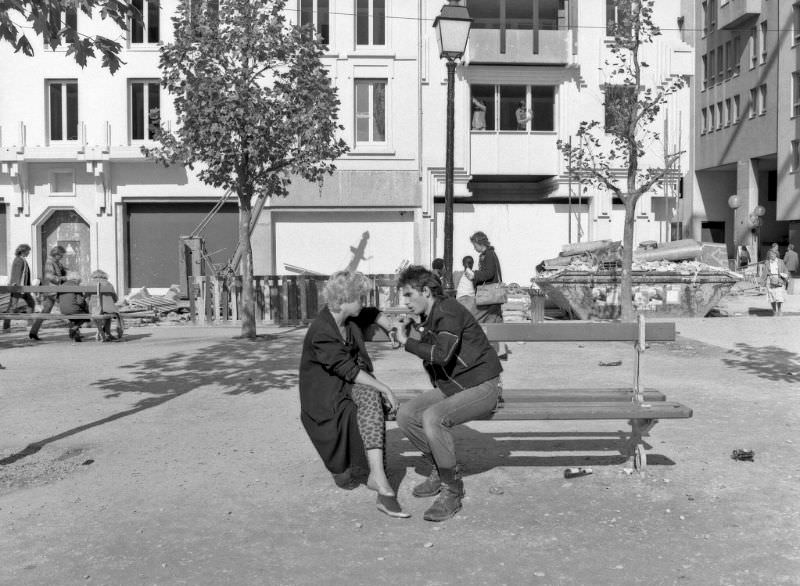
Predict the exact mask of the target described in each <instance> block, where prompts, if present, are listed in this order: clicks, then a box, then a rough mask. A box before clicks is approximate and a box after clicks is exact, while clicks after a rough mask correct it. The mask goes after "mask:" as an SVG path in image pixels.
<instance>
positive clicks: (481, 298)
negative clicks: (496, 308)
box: [475, 283, 508, 306]
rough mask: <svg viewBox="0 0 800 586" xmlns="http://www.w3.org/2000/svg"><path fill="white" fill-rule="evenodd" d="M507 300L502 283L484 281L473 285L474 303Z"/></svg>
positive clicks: (492, 302) (480, 303)
mask: <svg viewBox="0 0 800 586" xmlns="http://www.w3.org/2000/svg"><path fill="white" fill-rule="evenodd" d="M506 301H508V295H507V294H506V286H505V285H504V284H503V283H486V284H485V285H478V286H477V287H475V305H478V306H480V305H497V304H502V303H505V302H506Z"/></svg>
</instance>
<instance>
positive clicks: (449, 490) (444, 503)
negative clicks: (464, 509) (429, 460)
mask: <svg viewBox="0 0 800 586" xmlns="http://www.w3.org/2000/svg"><path fill="white" fill-rule="evenodd" d="M439 476H440V477H441V480H442V484H441V493H440V494H439V496H438V497H436V500H435V501H433V504H432V505H431V506H430V508H429V509H428V510H427V511H425V515H424V519H425V520H426V521H434V522H439V521H446V520H447V519H449V518H451V517H452V516H453V515H455V514H456V513H457V512H458V511H460V510H461V499H462V498H463V497H464V482H463V481H462V480H461V472H460V471H459V469H458V468H452V469H449V470H448V469H445V468H442V469H440V470H439Z"/></svg>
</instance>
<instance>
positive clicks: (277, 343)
mask: <svg viewBox="0 0 800 586" xmlns="http://www.w3.org/2000/svg"><path fill="white" fill-rule="evenodd" d="M303 335H304V330H291V331H289V332H285V333H283V334H279V335H261V336H258V337H257V338H256V339H253V340H251V339H242V338H233V339H228V340H225V341H223V342H218V343H215V344H212V345H210V346H207V347H204V348H200V349H195V348H193V349H192V350H189V351H185V352H180V351H179V352H168V353H165V354H164V355H163V356H160V357H158V358H149V359H146V360H140V361H138V362H132V363H131V364H127V365H123V366H120V367H119V370H120V371H122V373H123V374H122V375H121V376H119V377H113V378H106V379H100V380H97V381H95V382H94V383H92V385H91V386H92V387H94V388H96V389H98V390H100V391H102V392H103V393H104V397H105V398H115V397H120V396H123V395H130V396H136V397H140V398H139V400H138V401H136V402H135V403H134V404H133V406H132V407H130V408H129V409H125V410H124V411H120V412H118V413H114V414H112V415H109V416H107V417H103V418H101V419H97V420H95V421H92V422H89V423H86V424H83V425H80V426H77V427H74V428H72V429H68V430H66V431H63V432H61V433H58V434H54V435H52V436H50V437H47V438H44V439H41V440H38V441H36V442H33V443H31V444H29V445H28V446H26V447H25V448H24V449H22V450H20V451H19V452H17V453H14V454H11V455H9V456H7V457H5V458H3V459H0V466H6V465H8V464H12V463H14V462H16V461H18V460H20V459H22V458H25V457H27V456H30V455H32V454H35V453H36V452H38V451H39V450H41V449H42V448H43V447H44V446H46V445H47V444H49V443H52V442H55V441H58V440H60V439H63V438H65V437H69V436H72V435H75V434H77V433H80V432H82V431H86V430H87V429H91V428H93V427H97V426H100V425H103V424H106V423H109V422H112V421H116V420H117V419H121V418H123V417H128V416H130V415H134V414H136V413H139V412H141V411H144V410H146V409H151V408H153V407H157V406H159V405H163V404H164V403H166V402H168V401H171V400H173V399H176V398H178V397H181V396H183V395H185V394H187V393H189V392H191V391H194V390H196V389H198V388H202V387H204V386H207V385H214V386H215V387H219V388H221V391H222V392H223V393H224V394H226V395H233V396H236V395H242V394H259V393H264V392H267V391H271V392H296V388H297V369H298V366H299V360H300V351H301V344H302V340H303ZM147 336H149V334H141V335H139V336H138V337H139V338H145V337H147ZM123 339H124V338H123ZM135 339H138V338H134V337H133V336H130V337H129V340H131V341H133V340H135Z"/></svg>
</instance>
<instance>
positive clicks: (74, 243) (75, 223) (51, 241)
mask: <svg viewBox="0 0 800 586" xmlns="http://www.w3.org/2000/svg"><path fill="white" fill-rule="evenodd" d="M41 234H42V240H41V242H42V266H44V261H45V260H46V259H47V255H48V254H49V253H50V249H52V248H53V247H54V246H56V245H61V246H63V247H64V248H65V249H66V251H67V254H66V255H64V258H63V260H62V261H61V262H62V264H63V265H64V266H65V267H66V268H67V270H69V271H77V272H78V273H80V275H81V281H82V282H84V283H85V282H87V281H88V280H89V277H90V275H91V272H92V269H91V266H92V263H91V260H92V258H91V239H90V232H89V224H87V223H86V220H84V219H83V218H81V217H80V216H79V215H78V214H77V213H76V212H75V211H73V210H56V211H55V212H53V214H52V215H51V216H50V217H49V218H47V220H45V221H44V223H43V224H42V227H41Z"/></svg>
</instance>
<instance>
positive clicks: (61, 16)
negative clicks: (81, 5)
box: [45, 5, 78, 44]
mask: <svg viewBox="0 0 800 586" xmlns="http://www.w3.org/2000/svg"><path fill="white" fill-rule="evenodd" d="M56 19H57V20H56ZM48 21H49V22H50V23H51V24H54V25H56V26H57V27H58V28H59V29H63V28H64V27H68V28H71V29H72V30H73V31H75V32H77V31H78V7H77V6H76V5H72V6H68V7H67V9H66V10H62V11H60V12H56V11H52V12H50V13H49V14H48ZM45 30H47V29H45ZM45 34H46V33H45ZM47 39H49V36H48V37H47V38H46V39H45V42H47V43H48V44H49V41H48V40H47ZM56 40H58V41H59V42H60V39H56Z"/></svg>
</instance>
